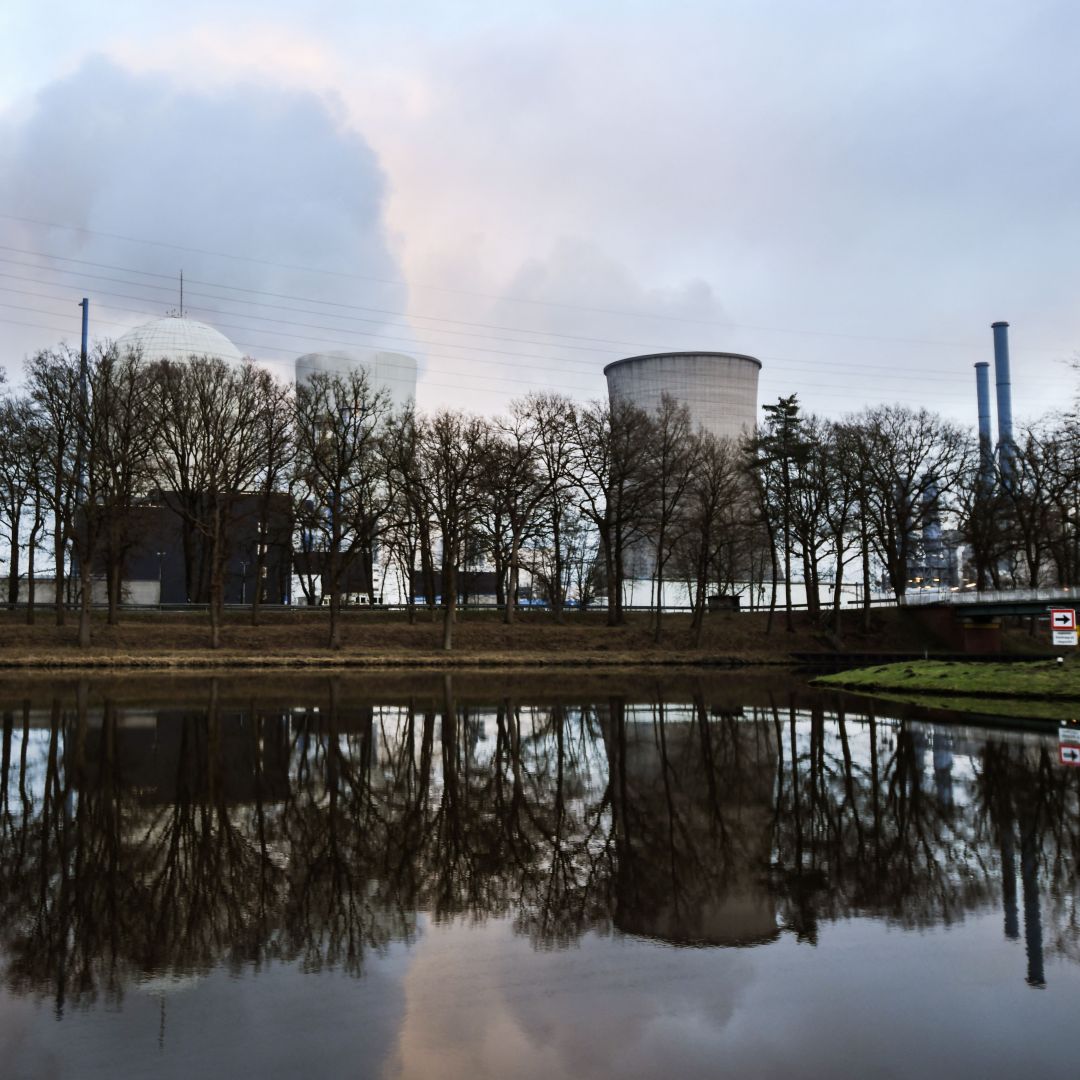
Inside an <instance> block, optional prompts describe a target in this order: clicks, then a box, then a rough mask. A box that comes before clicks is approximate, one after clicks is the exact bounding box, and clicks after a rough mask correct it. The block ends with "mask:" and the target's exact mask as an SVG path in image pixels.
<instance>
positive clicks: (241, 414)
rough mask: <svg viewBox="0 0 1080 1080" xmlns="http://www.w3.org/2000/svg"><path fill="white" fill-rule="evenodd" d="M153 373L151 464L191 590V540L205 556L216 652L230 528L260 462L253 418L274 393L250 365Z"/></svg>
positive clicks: (199, 364)
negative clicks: (181, 538)
mask: <svg viewBox="0 0 1080 1080" xmlns="http://www.w3.org/2000/svg"><path fill="white" fill-rule="evenodd" d="M154 370H155V402H154V404H155V409H154V413H153V420H154V425H155V429H156V432H157V439H156V441H155V447H154V464H155V468H156V470H157V473H158V478H159V481H160V484H161V487H162V488H164V489H165V490H166V491H168V492H169V493H170V495H171V496H172V500H173V502H174V505H175V507H176V509H177V510H178V512H179V514H180V517H181V519H182V521H183V523H184V526H185V561H186V563H187V576H188V588H189V590H190V589H191V584H192V577H193V575H192V567H193V565H194V560H195V555H196V552H195V550H194V548H195V543H196V542H199V546H200V547H201V548H203V551H204V553H205V565H206V569H207V571H208V574H207V576H208V578H209V582H208V584H209V589H208V598H209V607H210V643H211V647H212V648H215V649H217V648H220V647H221V624H222V621H223V618H224V606H225V564H226V560H227V559H228V554H229V533H230V528H231V526H232V524H233V519H234V517H235V510H236V507H237V504H238V503H239V501H240V500H241V498H242V497H243V496H244V495H245V493H246V492H248V491H250V489H251V487H252V485H253V484H254V483H255V480H256V478H257V476H258V475H259V467H260V465H261V464H262V463H263V462H264V460H265V449H264V441H263V440H264V436H265V432H264V430H263V427H262V426H261V425H260V424H259V423H258V417H259V415H260V413H261V411H262V409H263V407H264V402H265V401H266V400H267V398H268V397H269V396H271V395H272V394H273V393H274V392H275V389H274V384H273V379H272V378H271V376H270V375H269V374H268V373H267V372H266V371H263V370H261V369H259V368H256V367H255V366H254V365H253V364H244V365H243V366H242V367H239V368H232V367H229V366H228V365H226V364H225V363H224V362H223V361H221V360H218V359H211V358H206V357H193V358H192V359H191V360H190V361H188V362H186V363H174V362H172V361H161V362H159V363H158V364H157V365H155V369H154ZM190 595H191V594H190V591H189V597H190Z"/></svg>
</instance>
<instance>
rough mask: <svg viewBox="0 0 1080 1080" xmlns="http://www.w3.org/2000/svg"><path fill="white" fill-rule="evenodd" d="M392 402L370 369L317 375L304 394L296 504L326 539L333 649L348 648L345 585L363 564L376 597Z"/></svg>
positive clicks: (298, 422) (388, 496)
mask: <svg viewBox="0 0 1080 1080" xmlns="http://www.w3.org/2000/svg"><path fill="white" fill-rule="evenodd" d="M389 412H390V399H389V395H388V394H387V392H386V391H385V390H376V389H375V388H374V387H373V386H372V383H371V377H370V375H369V374H368V372H367V371H366V370H364V369H362V368H361V369H354V370H352V371H350V372H349V373H348V374H347V375H341V374H332V373H329V372H316V373H315V374H314V375H312V376H311V377H310V378H309V379H306V380H304V381H303V382H302V383H300V385H299V386H297V388H296V403H295V419H294V427H295V439H296V455H295V464H294V473H293V476H294V487H293V491H294V499H295V504H296V509H297V516H298V518H299V519H300V521H301V525H302V527H303V528H305V529H307V530H308V531H309V532H310V533H311V534H313V535H314V536H316V537H318V542H317V543H316V544H315V551H316V552H317V553H318V554H319V556H320V560H321V563H322V574H323V581H324V583H325V585H324V589H325V590H326V591H328V592H329V600H330V605H329V607H330V648H332V649H340V648H341V627H340V618H339V616H340V610H341V597H342V592H343V583H344V582H345V581H346V580H348V575H349V572H350V571H351V570H352V569H353V567H354V565H355V564H356V563H357V561H358V560H362V561H363V563H364V565H365V567H366V573H367V582H368V590H369V595H370V594H371V577H372V561H373V560H372V557H373V551H374V545H375V541H376V539H377V537H378V535H379V533H380V530H381V529H382V528H383V527H384V525H385V522H386V514H387V511H388V509H389V507H390V505H391V504H392V501H393V495H392V492H391V490H390V488H389V484H388V479H387V476H388V472H387V469H386V468H385V462H384V446H385V428H386V421H387V418H388V415H389Z"/></svg>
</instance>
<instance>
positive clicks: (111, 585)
mask: <svg viewBox="0 0 1080 1080" xmlns="http://www.w3.org/2000/svg"><path fill="white" fill-rule="evenodd" d="M122 576H123V567H122V564H121V562H120V560H119V559H115V558H111V557H110V559H109V568H108V580H107V582H106V585H107V587H108V591H109V625H110V626H116V624H117V623H118V622H119V621H120V611H119V608H120V581H121V578H122ZM158 603H159V604H160V603H161V597H160V596H159V597H158Z"/></svg>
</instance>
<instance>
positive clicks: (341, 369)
mask: <svg viewBox="0 0 1080 1080" xmlns="http://www.w3.org/2000/svg"><path fill="white" fill-rule="evenodd" d="M357 369H363V370H364V371H366V372H367V373H368V375H369V376H370V378H371V381H372V385H373V386H374V387H376V388H377V389H385V390H387V391H389V393H390V401H391V403H392V404H393V406H394V408H395V409H401V408H404V406H406V405H408V404H409V403H410V402H415V401H416V360H415V359H414V358H413V357H411V356H406V355H405V354H404V353H392V352H378V351H376V350H375V349H358V350H356V351H352V350H350V351H348V352H346V351H345V350H335V351H333V352H318V353H305V354H304V355H303V356H301V357H300V358H299V359H298V360H297V361H296V381H297V382H300V381H302V380H303V379H309V378H311V376H312V375H314V374H315V373H316V372H320V371H323V372H328V373H329V374H331V375H348V374H349V372H350V371H356V370H357Z"/></svg>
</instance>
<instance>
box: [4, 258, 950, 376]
mask: <svg viewBox="0 0 1080 1080" xmlns="http://www.w3.org/2000/svg"><path fill="white" fill-rule="evenodd" d="M5 276H7V277H10V276H12V275H4V274H0V277H5ZM43 284H46V285H47V286H49V287H54V288H55V287H58V286H54V285H53V284H52V283H49V282H43ZM0 292H8V293H14V294H16V295H24V296H30V297H36V298H40V299H46V300H63V299H64V298H63V297H56V296H52V295H50V294H47V293H39V292H35V291H32V290H20V289H13V288H11V287H10V286H0ZM105 295H106V296H119V297H120V298H122V299H129V300H135V301H137V302H140V303H145V302H146V301H145V299H144V298H142V297H133V296H130V295H126V294H114V293H108V292H106V293H105ZM4 306H9V307H15V308H17V309H20V310H30V311H37V312H38V313H40V314H53V313H52V312H50V311H47V310H44V309H39V308H38V309H34V308H22V307H21V306H20V305H4ZM98 306H99V307H104V308H105V309H106V310H112V311H118V312H127V311H130V308H127V307H123V308H117V307H113V306H111V305H107V304H105V305H101V304H99V305H98ZM189 310H194V311H197V312H203V311H207V309H204V308H201V307H199V306H196V307H195V308H194V309H190V308H189ZM210 314H217V313H216V312H210ZM234 317H235V316H234ZM239 317H240V318H245V319H250V320H257V321H260V322H263V323H272V324H275V325H285V326H293V327H298V328H303V329H305V330H309V331H310V330H315V331H318V332H321V333H327V334H346V335H347V334H353V335H355V336H357V337H363V338H372V339H375V340H383V341H391V342H394V343H401V342H403V341H404V342H406V343H407V344H410V345H411V344H413V343H414V340H415V339H412V338H400V337H396V336H394V335H389V334H378V333H372V332H368V331H356V330H349V329H348V328H341V327H329V326H324V325H321V324H315V323H297V322H294V321H289V320H278V319H267V318H265V317H263V316H255V315H247V314H240V315H239ZM117 325H120V324H117ZM217 325H218V326H219V327H222V328H224V329H228V330H230V331H239V332H240V333H243V334H250V333H256V334H267V335H274V336H275V337H277V338H279V339H280V338H282V337H284V338H292V339H296V340H300V341H302V342H304V343H305V344H307V345H311V344H322V345H333V346H346V347H355V345H356V342H355V340H342V339H341V338H340V337H333V338H325V337H324V338H319V337H312V336H311V334H303V335H301V334H293V333H289V332H287V331H286V332H282V331H279V330H275V329H272V328H269V327H266V326H244V325H239V324H237V323H230V322H222V321H221V320H217ZM418 343H421V344H425V345H432V344H434V345H435V346H437V347H438V346H442V347H450V348H454V349H462V350H468V351H469V352H470V353H475V352H477V351H479V352H484V353H487V354H491V355H493V356H495V357H505V358H509V359H513V360H517V359H526V360H529V361H535V360H539V361H542V363H541V364H536V363H530V369H531V370H534V371H544V372H548V373H551V374H554V375H558V376H560V377H563V376H566V375H571V376H585V377H590V376H594V377H595V376H598V375H599V372H598V370H597V368H598V366H599V364H600V363H602V362H603V361H602V359H597V360H595V361H587V360H575V359H560V358H557V357H551V356H546V355H545V356H542V355H538V354H532V353H520V352H509V351H507V350H500V349H486V348H483V347H481V346H472V345H459V344H457V343H453V342H438V341H436V342H422V341H420V342H418ZM246 344H247V345H249V346H250V347H251V348H252V349H253V350H266V349H270V350H272V351H276V352H282V353H285V354H286V355H289V356H293V357H295V356H296V355H297V354H298V353H299V352H302V351H304V350H303V349H302V348H300V347H298V348H295V349H282V348H278V347H276V346H272V345H267V344H265V343H260V344H258V345H255V344H253V343H250V342H248V343H246ZM427 355H429V356H430V357H431V358H433V359H439V360H446V361H449V362H451V363H455V364H457V363H461V362H462V361H463V360H468V362H469V363H470V364H472V365H477V364H480V365H485V366H501V364H502V361H500V360H499V359H483V358H478V357H476V356H474V355H471V356H468V357H460V356H447V355H445V354H440V353H431V352H428V353H427ZM764 359H771V360H777V361H780V363H778V364H776V365H775V366H770V369H769V370H770V375H771V374H775V372H776V371H779V372H780V373H784V372H785V371H788V370H790V369H787V368H785V367H784V362H785V361H789V358H784V357H771V358H770V357H768V356H766V357H764ZM570 364H574V365H578V366H580V367H582V368H583V369H584V370H570V369H568V368H567V367H566V365H570ZM826 366H829V367H833V368H837V369H839V370H840V371H850V370H852V368H855V369H856V370H858V368H859V365H845V364H832V365H829V364H827V362H823V363H821V364H815V365H814V369H815V370H818V369H820V368H822V367H826ZM863 367H864V369H865V370H866V372H867V373H868V374H870V375H871V376H872V377H873V378H874V379H875V382H876V383H878V384H879V385H881V384H883V383H885V384H888V383H898V384H902V385H906V384H907V383H908V382H909V381H910V377H911V373H910V372H905V373H902V374H901V373H897V374H891V373H883V372H881V371H880V370H879V369H876V368H872V367H870V366H869V365H864V366H863ZM437 370H438V369H437ZM793 374H794V376H795V377H799V376H801V375H802V374H803V373H802V372H800V371H798V370H796V371H794V373H793ZM958 378H959V374H958V373H957V374H956V375H953V374H949V373H944V372H932V373H925V374H922V375H920V380H922V381H926V380H935V381H939V382H955V381H956V380H957V379H958ZM514 381H521V382H525V383H526V384H529V383H531V382H532V380H514ZM817 385H819V386H829V385H834V386H835V384H826V383H821V382H820V380H819V381H818V383H817Z"/></svg>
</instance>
